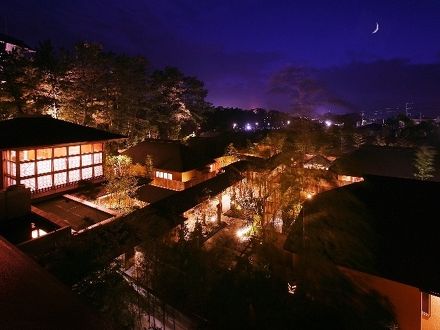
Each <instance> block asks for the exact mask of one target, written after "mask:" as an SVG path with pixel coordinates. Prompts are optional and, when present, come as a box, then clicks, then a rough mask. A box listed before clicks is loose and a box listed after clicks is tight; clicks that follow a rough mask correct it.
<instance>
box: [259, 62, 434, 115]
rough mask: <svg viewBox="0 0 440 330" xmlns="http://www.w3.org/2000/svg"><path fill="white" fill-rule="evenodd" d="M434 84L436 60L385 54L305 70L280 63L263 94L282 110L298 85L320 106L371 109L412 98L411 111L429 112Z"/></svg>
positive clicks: (295, 95) (322, 108) (293, 97)
mask: <svg viewBox="0 0 440 330" xmlns="http://www.w3.org/2000/svg"><path fill="white" fill-rule="evenodd" d="M302 80H303V81H304V80H305V81H306V84H304V83H303V82H302ZM307 80H310V81H311V82H312V83H311V82H308V83H307ZM311 84H312V85H311ZM438 86H440V62H439V63H431V64H415V63H411V62H410V61H408V60H404V59H391V60H376V61H373V62H352V63H350V64H347V65H341V66H335V67H330V68H319V69H317V68H308V69H307V70H305V69H304V68H299V67H295V66H289V67H285V68H283V69H282V70H280V71H277V72H275V73H274V74H273V75H272V77H271V79H269V83H268V89H267V93H266V95H267V102H268V103H269V104H276V105H277V106H278V107H280V108H281V109H283V110H285V111H286V110H291V109H292V108H293V107H294V105H295V102H297V100H298V88H299V89H301V88H302V91H303V92H304V93H310V94H311V95H310V96H309V101H310V102H311V103H312V104H313V106H314V108H315V109H319V110H320V111H325V110H330V111H336V112H341V111H344V112H347V111H373V110H379V109H383V108H385V107H397V106H403V105H404V104H405V103H406V102H412V103H413V104H414V107H415V111H421V112H422V113H426V114H435V113H438V112H439V110H440V93H439V91H438ZM274 96H275V97H274ZM274 99H275V101H274ZM280 100H282V102H279V101H280ZM277 101H278V103H276V102H277ZM274 102H275V103H274Z"/></svg>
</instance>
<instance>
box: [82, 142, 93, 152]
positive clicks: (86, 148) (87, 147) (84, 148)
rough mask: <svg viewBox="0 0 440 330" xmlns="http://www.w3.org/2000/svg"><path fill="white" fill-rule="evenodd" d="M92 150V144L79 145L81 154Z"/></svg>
mask: <svg viewBox="0 0 440 330" xmlns="http://www.w3.org/2000/svg"><path fill="white" fill-rule="evenodd" d="M91 152H93V145H92V144H83V145H82V146H81V153H82V154H89V153H91Z"/></svg>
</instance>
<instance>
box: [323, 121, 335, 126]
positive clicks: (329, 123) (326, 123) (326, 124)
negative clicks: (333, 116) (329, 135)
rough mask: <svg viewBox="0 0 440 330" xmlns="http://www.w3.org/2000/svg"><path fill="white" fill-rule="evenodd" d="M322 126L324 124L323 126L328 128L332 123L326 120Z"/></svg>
mask: <svg viewBox="0 0 440 330" xmlns="http://www.w3.org/2000/svg"><path fill="white" fill-rule="evenodd" d="M324 124H325V126H327V127H330V126H332V125H333V123H332V121H331V120H326V121H325V122H324Z"/></svg>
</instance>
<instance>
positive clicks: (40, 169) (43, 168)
mask: <svg viewBox="0 0 440 330" xmlns="http://www.w3.org/2000/svg"><path fill="white" fill-rule="evenodd" d="M32 164H33V163H32ZM51 171H52V160H50V159H49V160H40V161H38V162H37V173H38V174H43V173H49V172H51Z"/></svg>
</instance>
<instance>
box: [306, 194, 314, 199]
mask: <svg viewBox="0 0 440 330" xmlns="http://www.w3.org/2000/svg"><path fill="white" fill-rule="evenodd" d="M313 195H314V194H313V193H307V196H306V197H307V199H312V198H313Z"/></svg>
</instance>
